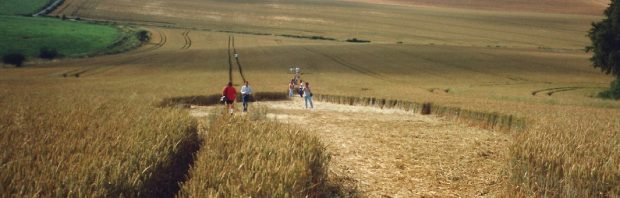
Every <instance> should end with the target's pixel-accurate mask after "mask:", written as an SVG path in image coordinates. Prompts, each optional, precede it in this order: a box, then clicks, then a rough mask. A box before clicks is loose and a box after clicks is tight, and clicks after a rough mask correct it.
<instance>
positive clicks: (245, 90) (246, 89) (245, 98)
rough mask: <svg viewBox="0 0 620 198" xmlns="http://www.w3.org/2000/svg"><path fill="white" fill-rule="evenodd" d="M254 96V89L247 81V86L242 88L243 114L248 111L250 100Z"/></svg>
mask: <svg viewBox="0 0 620 198" xmlns="http://www.w3.org/2000/svg"><path fill="white" fill-rule="evenodd" d="M251 95H252V87H250V83H249V82H248V81H245V84H244V85H243V86H242V87H241V96H242V97H243V98H241V99H242V100H243V112H247V111H248V102H249V100H250V96H251Z"/></svg>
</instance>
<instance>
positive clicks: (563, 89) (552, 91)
mask: <svg viewBox="0 0 620 198" xmlns="http://www.w3.org/2000/svg"><path fill="white" fill-rule="evenodd" d="M599 88H603V87H554V88H547V89H539V90H534V91H532V96H536V94H538V93H541V92H543V93H545V94H547V95H548V96H551V95H553V94H555V93H558V92H566V91H574V90H579V89H599Z"/></svg>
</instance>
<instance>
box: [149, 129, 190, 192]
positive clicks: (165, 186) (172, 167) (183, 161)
mask: <svg viewBox="0 0 620 198" xmlns="http://www.w3.org/2000/svg"><path fill="white" fill-rule="evenodd" d="M197 126H198V125H197V123H193V124H192V125H191V126H188V129H187V130H189V131H191V132H190V137H188V138H185V139H184V140H183V141H181V142H179V143H177V145H175V147H176V149H175V150H176V152H175V153H174V154H173V156H170V159H171V160H170V161H168V163H163V165H161V166H160V167H156V168H155V169H156V171H154V173H155V174H154V175H151V178H150V179H148V180H146V183H145V184H144V186H143V188H142V190H141V191H140V192H138V197H174V196H175V195H176V194H177V193H178V191H179V190H180V189H181V187H180V184H182V183H183V182H185V181H186V180H187V179H188V177H187V175H188V173H189V169H190V168H191V167H192V165H193V164H194V161H195V157H196V153H197V152H198V150H199V149H200V147H201V145H202V139H201V138H199V137H198V127H197Z"/></svg>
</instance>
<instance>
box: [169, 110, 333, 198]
mask: <svg viewBox="0 0 620 198" xmlns="http://www.w3.org/2000/svg"><path fill="white" fill-rule="evenodd" d="M258 108H259V109H260V107H258ZM216 109H217V110H215V112H214V113H212V114H211V115H212V116H210V118H208V120H206V121H205V122H206V123H208V127H205V128H204V129H202V131H204V132H205V133H203V136H202V137H203V139H204V146H203V148H202V149H201V150H200V151H199V152H198V155H197V161H196V163H195V165H194V166H193V167H192V169H191V171H190V179H189V180H188V181H187V182H186V183H185V184H184V185H183V187H182V190H181V191H180V193H179V196H181V197H319V196H322V194H321V193H325V192H326V190H325V189H326V180H327V163H328V161H329V157H328V155H327V154H326V153H325V147H324V146H323V145H322V144H321V143H320V142H319V140H318V138H316V137H313V136H310V135H308V134H307V133H305V132H304V131H301V130H298V129H294V128H292V127H289V126H287V125H284V124H280V123H277V122H274V121H268V120H262V119H255V120H252V119H250V117H254V118H261V117H263V118H264V116H248V117H243V116H228V115H227V114H226V113H223V112H222V110H221V108H216ZM256 112H263V113H264V112H265V111H260V110H259V111H256Z"/></svg>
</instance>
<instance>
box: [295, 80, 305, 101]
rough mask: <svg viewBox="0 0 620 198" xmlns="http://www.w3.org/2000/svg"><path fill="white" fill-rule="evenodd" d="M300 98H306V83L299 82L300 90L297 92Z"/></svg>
mask: <svg viewBox="0 0 620 198" xmlns="http://www.w3.org/2000/svg"><path fill="white" fill-rule="evenodd" d="M297 93H298V94H299V97H304V81H302V80H299V89H298V91H297Z"/></svg>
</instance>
